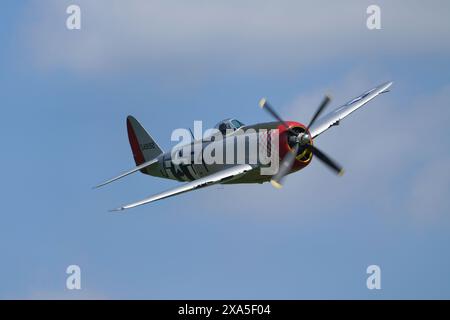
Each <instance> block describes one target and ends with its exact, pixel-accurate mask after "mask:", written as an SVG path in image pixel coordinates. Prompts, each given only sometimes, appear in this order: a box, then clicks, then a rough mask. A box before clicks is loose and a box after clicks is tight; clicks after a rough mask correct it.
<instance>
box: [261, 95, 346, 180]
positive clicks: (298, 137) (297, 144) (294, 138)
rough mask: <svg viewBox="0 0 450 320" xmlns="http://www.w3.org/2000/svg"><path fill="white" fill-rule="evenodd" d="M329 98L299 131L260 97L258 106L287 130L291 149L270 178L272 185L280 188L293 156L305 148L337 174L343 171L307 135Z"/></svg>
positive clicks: (327, 97) (289, 169) (326, 97)
mask: <svg viewBox="0 0 450 320" xmlns="http://www.w3.org/2000/svg"><path fill="white" fill-rule="evenodd" d="M330 100H331V99H330V97H329V96H325V98H324V99H323V101H322V103H321V104H320V106H319V108H317V111H316V112H315V114H314V116H313V117H312V119H311V121H310V122H309V124H308V126H307V127H306V130H305V131H303V132H300V133H298V132H296V131H295V130H294V128H291V127H289V125H288V124H287V122H286V121H284V120H283V118H281V117H280V116H279V115H278V113H277V112H276V111H275V110H274V109H273V108H272V106H271V105H270V104H269V103H268V102H267V100H266V99H261V101H260V102H259V106H260V107H261V108H262V109H264V110H266V111H267V112H269V113H270V115H271V116H272V117H274V118H275V119H276V120H278V121H279V122H281V123H282V124H283V126H285V127H286V129H287V131H288V132H289V135H288V143H289V142H290V143H289V145H290V146H291V150H290V152H288V153H287V154H286V155H285V156H284V158H283V160H282V161H281V163H280V167H279V170H278V173H277V174H276V175H275V176H273V177H272V180H271V181H270V182H271V183H272V185H273V186H274V187H276V188H281V181H282V180H283V178H284V176H285V175H286V174H288V173H289V172H290V171H291V169H292V166H293V165H294V162H295V157H296V156H297V155H298V154H300V153H302V152H303V151H305V150H309V151H310V152H312V154H313V155H314V156H316V157H317V158H318V159H319V160H320V161H322V162H323V163H324V164H325V165H327V166H328V167H329V168H330V169H332V170H333V171H334V172H336V173H337V174H338V175H342V174H343V173H344V169H343V168H342V167H341V166H340V165H338V164H337V163H336V162H335V161H334V160H332V159H331V158H330V157H329V156H327V155H326V154H325V153H323V152H322V151H320V149H318V148H317V147H315V146H314V145H313V144H312V137H311V136H310V135H309V128H310V127H311V126H312V125H313V124H314V122H315V121H316V120H317V118H318V117H319V116H320V114H321V113H322V111H323V110H324V109H325V107H326V106H327V105H328V103H329V102H330Z"/></svg>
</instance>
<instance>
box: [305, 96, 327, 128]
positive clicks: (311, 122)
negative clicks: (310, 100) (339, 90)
mask: <svg viewBox="0 0 450 320" xmlns="http://www.w3.org/2000/svg"><path fill="white" fill-rule="evenodd" d="M330 101H331V98H330V96H328V95H326V96H325V98H323V100H322V103H321V104H320V106H319V108H317V111H316V113H315V114H314V116H313V117H312V119H311V121H310V122H309V124H308V126H307V128H308V129H309V128H311V126H312V125H313V123H314V122H315V121H316V119H317V118H318V117H319V116H320V114H321V113H322V111H323V110H324V109H325V107H326V106H327V105H328V103H330Z"/></svg>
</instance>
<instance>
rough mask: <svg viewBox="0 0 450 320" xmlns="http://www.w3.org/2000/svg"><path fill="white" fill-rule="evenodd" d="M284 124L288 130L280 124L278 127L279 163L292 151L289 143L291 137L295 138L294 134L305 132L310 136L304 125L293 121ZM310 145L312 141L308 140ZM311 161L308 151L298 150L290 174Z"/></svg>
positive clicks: (310, 153) (310, 154)
mask: <svg viewBox="0 0 450 320" xmlns="http://www.w3.org/2000/svg"><path fill="white" fill-rule="evenodd" d="M286 123H287V125H288V126H289V129H290V130H288V129H287V128H286V127H285V126H284V125H282V124H280V125H279V126H278V132H279V156H280V161H282V160H283V158H284V157H285V155H286V154H287V153H288V152H291V151H292V142H290V137H291V136H295V134H297V135H298V134H300V133H302V132H305V131H306V132H307V134H308V135H309V136H311V135H310V133H309V131H308V130H307V128H306V126H305V125H303V124H301V123H298V122H295V121H286ZM310 144H313V142H312V139H311V140H310ZM311 159H312V152H311V151H310V150H309V149H300V151H299V153H298V155H297V156H296V157H295V162H294V164H293V166H292V170H291V172H294V171H298V170H301V169H303V168H304V167H306V166H307V165H308V164H309V163H310V162H311Z"/></svg>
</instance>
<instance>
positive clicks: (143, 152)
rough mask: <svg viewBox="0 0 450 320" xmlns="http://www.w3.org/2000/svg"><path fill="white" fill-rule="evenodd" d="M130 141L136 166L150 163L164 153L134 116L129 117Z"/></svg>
mask: <svg viewBox="0 0 450 320" xmlns="http://www.w3.org/2000/svg"><path fill="white" fill-rule="evenodd" d="M127 131H128V139H129V141H130V146H131V151H132V152H133V157H134V161H135V162H136V165H137V166H138V165H141V164H143V163H144V162H147V161H150V160H153V159H155V158H156V157H158V156H159V155H160V154H162V153H163V151H162V149H161V148H160V147H159V146H158V144H157V143H156V142H155V140H153V138H152V137H151V136H150V135H149V134H148V133H147V131H146V130H145V129H144V127H142V125H141V124H140V123H139V122H138V121H137V120H136V119H135V118H134V117H132V116H128V117H127Z"/></svg>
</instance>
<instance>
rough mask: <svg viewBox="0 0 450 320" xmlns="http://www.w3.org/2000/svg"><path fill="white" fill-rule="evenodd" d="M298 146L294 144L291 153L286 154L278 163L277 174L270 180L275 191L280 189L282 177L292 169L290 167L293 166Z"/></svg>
mask: <svg viewBox="0 0 450 320" xmlns="http://www.w3.org/2000/svg"><path fill="white" fill-rule="evenodd" d="M299 148H300V146H299V144H298V143H297V144H295V147H294V149H293V150H292V151H290V152H288V153H287V154H286V155H285V156H284V158H283V160H282V161H281V163H280V167H279V169H278V172H277V174H276V175H275V176H273V177H272V180H270V183H271V184H272V185H273V186H274V187H275V188H277V189H280V188H281V187H282V185H281V180H283V177H284V176H285V175H286V174H288V173H289V171H291V169H292V165H293V164H294V161H295V157H296V156H297V153H298V150H299Z"/></svg>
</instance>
